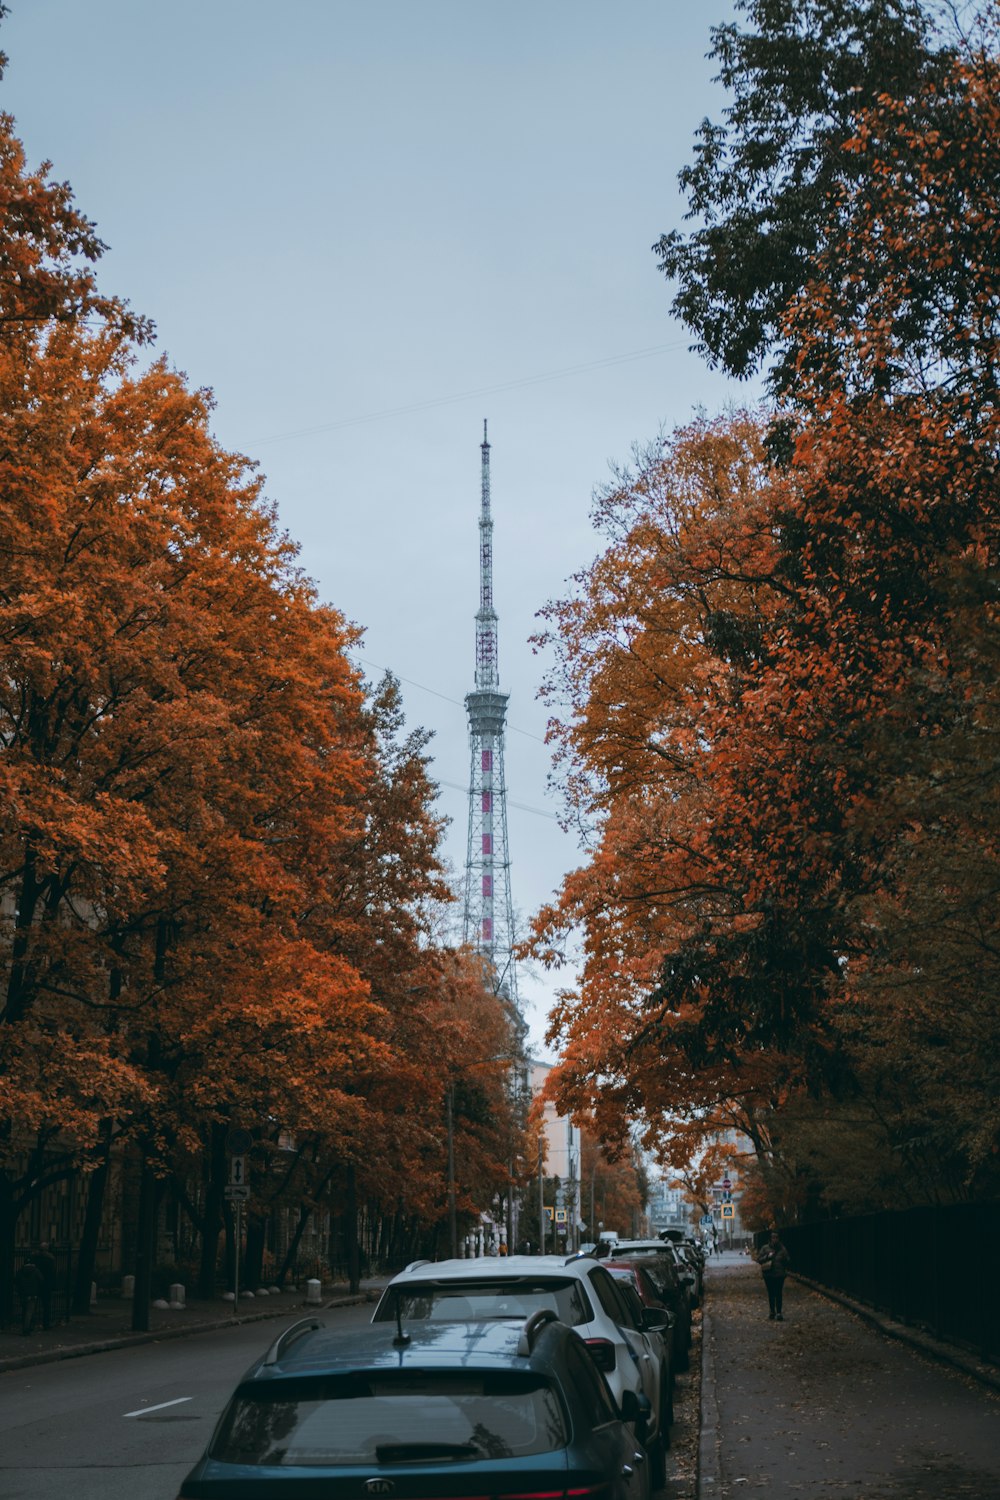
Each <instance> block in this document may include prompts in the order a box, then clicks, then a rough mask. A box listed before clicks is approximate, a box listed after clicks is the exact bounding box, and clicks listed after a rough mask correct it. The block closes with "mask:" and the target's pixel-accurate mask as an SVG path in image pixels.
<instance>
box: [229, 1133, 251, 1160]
mask: <svg viewBox="0 0 1000 1500" xmlns="http://www.w3.org/2000/svg"><path fill="white" fill-rule="evenodd" d="M252 1145H253V1136H252V1135H251V1134H250V1132H249V1130H241V1129H239V1128H238V1127H237V1126H234V1127H233V1129H232V1130H231V1131H230V1132H229V1134H228V1135H227V1136H226V1150H227V1151H228V1152H229V1154H230V1156H246V1154H247V1152H248V1151H249V1150H250V1147H251V1146H252Z"/></svg>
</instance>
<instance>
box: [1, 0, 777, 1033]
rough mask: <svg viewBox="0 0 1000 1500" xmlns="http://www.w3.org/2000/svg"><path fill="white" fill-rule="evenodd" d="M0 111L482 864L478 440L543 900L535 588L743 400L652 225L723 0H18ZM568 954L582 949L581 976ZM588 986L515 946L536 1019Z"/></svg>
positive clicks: (520, 828) (700, 95)
mask: <svg viewBox="0 0 1000 1500" xmlns="http://www.w3.org/2000/svg"><path fill="white" fill-rule="evenodd" d="M9 4H10V11H11V14H10V16H9V17H8V18H7V20H6V21H5V22H4V23H3V26H2V29H0V44H2V46H3V49H4V50H5V51H6V52H7V53H8V55H9V58H10V62H9V67H8V70H7V75H6V78H5V80H4V83H3V85H2V96H0V97H2V106H3V108H4V109H5V110H7V111H8V112H10V113H11V114H13V115H14V117H15V120H16V122H17V127H18V133H19V134H20V136H21V138H22V139H23V141H24V142H25V146H26V148H27V152H28V158H29V162H30V163H31V164H33V165H34V164H37V163H38V162H39V161H41V160H42V159H45V158H48V159H49V160H51V161H52V162H53V166H54V175H55V176H56V177H57V178H60V179H66V180H68V181H69V182H70V183H71V184H72V186H73V189H74V192H75V194H76V198H77V201H78V203H79V205H80V207H81V208H82V209H83V211H84V212H85V213H87V214H88V215H89V216H90V217H91V218H92V219H94V220H96V222H97V226H98V230H99V232H100V234H101V237H102V238H103V239H104V240H105V241H106V242H107V244H108V245H109V246H110V250H109V252H108V254H107V255H106V256H105V258H104V261H103V263H102V267H101V271H100V277H101V282H102V285H103V287H104V288H105V289H106V290H108V291H113V292H116V293H118V294H119V295H122V296H124V297H125V298H127V299H128V300H129V301H130V302H131V303H132V305H133V306H134V307H135V308H137V309H138V310H139V311H141V312H143V313H145V314H147V315H148V316H150V317H151V318H153V319H154V320H155V323H156V325H157V330H158V349H159V351H160V352H162V353H165V354H166V355H167V357H168V358H169V360H170V361H171V363H172V364H173V365H175V366H176V367H177V368H179V369H182V370H184V371H186V373H187V375H188V377H189V379H190V380H191V382H192V383H194V384H196V385H199V386H201V385H204V386H211V387H212V389H213V390H214V392H215V396H216V402H217V406H216V415H215V430H216V433H217V436H218V437H219V439H220V440H221V442H222V443H223V444H225V445H226V446H227V447H230V448H233V449H238V450H239V451H241V452H243V453H246V454H248V455H250V456H251V457H252V458H254V459H257V460H259V462H260V464H261V467H262V468H263V470H264V472H265V473H266V475H267V481H268V482H267V493H268V495H269V497H270V498H271V499H272V500H273V501H274V502H275V503H276V504H277V506H278V509H279V512H280V516H281V520H282V523H283V525H284V526H285V528H286V529H287V530H288V531H289V532H290V533H291V535H292V536H293V537H294V538H296V540H297V541H298V542H299V543H300V544H301V549H302V550H301V557H302V563H303V566H304V567H305V569H306V571H307V572H308V573H309V574H310V575H311V576H312V577H313V578H314V579H315V580H316V583H317V585H318V588H319V592H320V594H321V596H322V597H323V598H324V599H325V600H328V601H329V602H331V603H333V604H335V605H336V606H337V607H338V608H340V609H341V610H343V611H344V613H345V614H346V615H347V616H348V617H349V618H350V619H352V620H354V621H356V622H357V623H358V624H359V625H361V626H363V627H364V629H365V631H366V636H365V643H364V647H363V650H362V651H361V653H360V655H361V657H362V659H363V662H364V665H365V670H366V671H367V672H368V673H369V675H371V676H375V677H377V676H378V675H379V669H380V668H382V667H390V668H391V669H392V670H393V671H394V672H395V673H396V674H397V675H398V676H399V677H400V678H401V679H402V681H403V690H404V695H405V705H406V712H407V717H408V720H409V721H410V723H411V724H423V725H426V726H427V727H428V728H429V729H432V730H433V731H434V740H433V744H432V754H433V757H434V770H435V775H436V777H437V779H438V780H439V782H440V788H441V791H440V808H441V810H442V811H443V812H444V813H445V814H446V815H447V816H448V817H449V818H451V819H452V820H453V821H452V827H451V830H450V833H449V838H448V855H449V858H450V860H451V862H452V864H453V866H454V867H455V870H456V874H460V872H461V868H462V865H463V864H464V860H465V838H466V820H467V802H468V796H467V787H468V780H469V750H468V731H467V724H466V719H465V711H464V705H463V702H462V700H463V697H464V694H465V693H466V692H468V691H469V690H470V689H471V688H472V686H473V676H474V667H475V654H474V646H475V630H474V619H473V617H474V614H475V611H476V608H477V606H478V589H479V573H478V529H477V522H478V515H479V465H480V452H479V444H480V441H481V438H482V424H483V418H484V417H488V418H489V434H490V441H491V444H492V479H493V512H494V520H495V532H494V599H495V603H496V607H497V609H498V611H499V615H500V676H501V684H502V686H503V688H504V689H505V690H506V691H507V692H509V693H510V705H509V709H508V725H509V732H508V738H507V783H508V821H509V832H510V848H511V856H512V863H513V888H514V896H515V905H516V907H517V909H518V911H519V912H520V914H521V915H522V917H523V918H524V920H525V921H526V920H527V919H528V918H529V917H530V915H531V914H532V913H533V912H534V910H535V909H536V908H537V907H538V906H540V905H541V904H542V902H544V901H545V900H546V899H548V897H549V896H550V895H551V894H552V893H553V892H554V891H555V889H556V888H557V886H558V885H559V882H560V878H561V876H562V875H563V873H564V872H565V871H567V870H568V869H571V868H573V867H574V866H575V865H576V864H577V863H579V858H580V856H579V851H578V849H577V848H576V846H575V843H574V840H573V839H572V838H571V837H570V836H568V835H565V834H563V833H562V832H561V831H560V829H559V827H558V824H557V822H556V816H555V815H556V812H557V810H558V805H559V804H558V800H557V799H556V798H555V796H554V795H553V794H552V793H551V792H550V791H549V790H548V787H547V779H548V772H549V753H548V751H547V749H546V748H545V746H544V744H543V743H542V741H543V736H544V733H545V711H544V709H543V707H542V705H541V704H540V703H539V702H538V701H537V697H536V694H537V689H538V684H539V681H540V678H541V675H542V671H543V663H542V661H541V660H540V659H539V658H537V657H535V656H533V654H532V651H531V648H530V646H529V644H528V638H529V636H530V635H531V634H532V632H533V631H534V630H535V629H536V628H537V625H538V622H537V620H536V612H537V611H538V610H539V609H540V608H541V606H542V605H543V604H544V603H545V601H546V600H548V599H551V598H555V597H559V596H561V595H562V594H563V593H564V592H565V589H566V582H567V580H568V579H569V577H570V575H571V574H572V573H573V572H574V571H575V570H576V569H578V568H579V567H580V566H582V565H584V564H585V563H586V562H588V561H589V560H590V558H591V557H592V556H593V554H594V552H595V549H596V546H597V540H596V538H595V536H594V533H593V532H592V531H591V528H590V524H589V509H590V498H591V493H592V491H593V489H594V488H595V486H599V485H601V484H602V483H603V482H604V481H605V480H606V479H607V477H608V473H609V470H608V465H609V463H611V462H613V461H615V460H623V459H627V458H628V456H629V453H630V451H631V448H632V445H633V443H635V442H640V443H645V442H646V441H648V440H650V439H652V438H654V437H655V436H656V435H657V433H658V431H659V429H660V428H661V426H665V427H667V428H668V429H669V428H671V427H673V426H675V425H677V424H679V423H682V422H684V421H686V420H687V419H688V418H689V417H690V416H691V414H692V412H693V411H694V409H695V408H696V407H698V406H703V407H705V408H707V409H708V410H710V411H715V410H718V409H719V408H721V407H723V406H725V405H726V404H728V403H732V402H740V401H744V400H747V399H749V398H750V397H752V395H753V394H754V392H753V391H752V390H750V391H748V390H747V389H746V388H745V387H740V386H736V385H734V384H733V383H731V382H727V381H726V380H724V379H723V378H722V377H721V376H719V375H713V374H712V373H711V372H710V371H708V370H707V369H706V368H705V367H704V366H703V365H702V364H701V363H700V361H699V360H698V359H697V358H696V356H694V355H693V354H690V353H688V351H687V346H688V343H689V342H690V341H689V338H688V337H687V336H686V335H685V333H684V330H683V329H682V328H680V327H679V325H677V324H676V323H674V322H673V321H672V320H671V318H670V316H669V312H668V307H669V300H670V297H669V288H668V286H667V284H666V283H665V281H664V280H663V278H662V276H661V275H660V274H659V273H658V271H657V269H656V264H655V259H654V256H653V255H652V253H651V250H650V247H651V245H652V243H653V242H654V240H655V239H657V238H658V236H659V235H660V234H661V233H662V232H663V231H665V230H667V229H670V228H672V227H674V226H675V225H679V224H680V222H681V215H682V212H683V205H682V202H681V199H680V197H679V195H678V190H677V183H676V176H677V172H678V169H679V168H680V167H681V166H682V165H683V164H684V163H685V162H686V161H688V160H689V159H690V155H691V143H692V138H693V134H694V131H695V129H696V128H697V125H698V123H699V122H700V120H701V119H702V117H703V116H704V115H706V114H710V115H712V116H716V117H717V116H718V115H719V114H720V112H721V108H722V102H723V99H722V94H721V92H720V90H719V88H718V86H717V85H713V84H712V83H711V76H712V72H713V67H712V65H711V64H710V63H709V62H708V61H707V60H706V58H705V53H706V52H707V50H708V46H709V27H710V25H711V24H712V22H713V21H718V20H723V19H726V18H728V17H729V15H730V14H731V9H732V7H731V6H730V5H729V4H727V3H725V0H703V3H702V4H700V5H693V4H690V3H689V0H620V3H618V4H616V5H612V4H610V3H608V0H530V3H527V0H507V3H506V4H504V5H502V6H487V5H485V4H481V3H477V0H284V4H281V5H277V4H275V3H274V0H269V3H261V0H172V3H171V4H169V5H165V4H163V3H161V0H9ZM568 977H569V978H571V976H568ZM564 982H567V981H566V979H559V978H553V977H550V976H546V975H542V974H532V973H531V972H524V971H522V972H521V975H520V979H519V986H520V991H521V997H522V1001H523V1002H524V1004H525V1009H526V1013H527V1016H528V1020H529V1022H530V1025H531V1037H532V1040H533V1042H534V1043H535V1044H536V1045H537V1044H539V1043H540V1041H541V1036H542V1032H543V1030H544V1017H545V1011H546V1009H547V1006H548V1004H549V1000H550V997H551V994H552V993H553V991H554V989H556V988H557V987H558V986H559V984H560V983H564Z"/></svg>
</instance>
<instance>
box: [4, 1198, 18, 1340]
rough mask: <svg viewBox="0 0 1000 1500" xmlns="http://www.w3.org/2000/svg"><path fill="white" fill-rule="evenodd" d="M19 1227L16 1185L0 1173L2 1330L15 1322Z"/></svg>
mask: <svg viewBox="0 0 1000 1500" xmlns="http://www.w3.org/2000/svg"><path fill="white" fill-rule="evenodd" d="M16 1227H17V1210H16V1208H15V1197H14V1183H13V1180H12V1179H11V1177H10V1176H9V1174H8V1173H6V1172H0V1328H7V1327H8V1326H9V1325H10V1324H11V1323H12V1322H13V1320H14V1231H15V1229H16Z"/></svg>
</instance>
